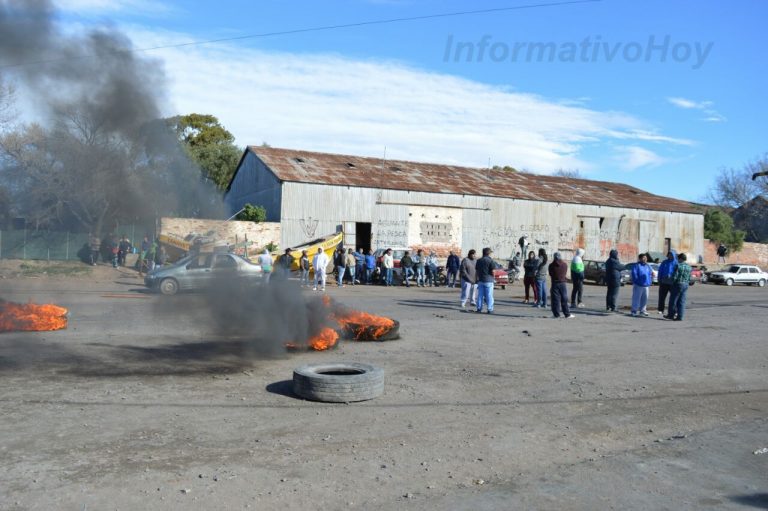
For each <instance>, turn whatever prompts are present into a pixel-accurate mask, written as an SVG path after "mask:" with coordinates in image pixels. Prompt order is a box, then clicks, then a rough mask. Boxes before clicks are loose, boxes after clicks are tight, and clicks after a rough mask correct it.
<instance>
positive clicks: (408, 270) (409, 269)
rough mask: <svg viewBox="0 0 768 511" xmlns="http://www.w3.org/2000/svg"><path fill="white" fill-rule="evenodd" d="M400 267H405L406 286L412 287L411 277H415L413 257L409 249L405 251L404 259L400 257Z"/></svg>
mask: <svg viewBox="0 0 768 511" xmlns="http://www.w3.org/2000/svg"><path fill="white" fill-rule="evenodd" d="M400 268H402V269H403V281H404V282H405V287H411V283H410V278H411V277H413V258H412V257H411V253H410V252H409V251H408V250H406V251H405V254H403V257H402V259H400Z"/></svg>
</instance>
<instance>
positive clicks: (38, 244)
mask: <svg viewBox="0 0 768 511" xmlns="http://www.w3.org/2000/svg"><path fill="white" fill-rule="evenodd" d="M153 232H154V227H153V228H150V229H147V228H146V227H144V226H141V225H125V226H123V227H121V229H120V230H119V231H118V232H116V233H115V234H116V235H117V236H118V237H120V236H122V235H123V234H125V235H126V236H127V237H128V238H129V239H130V240H131V242H132V243H134V244H138V243H140V242H141V239H142V238H143V237H144V235H145V234H147V233H149V234H152V233H153ZM102 238H103V236H102ZM89 254H90V247H89V237H88V233H87V232H70V231H42V230H32V229H20V230H0V259H32V260H43V261H74V260H87V259H88V256H89Z"/></svg>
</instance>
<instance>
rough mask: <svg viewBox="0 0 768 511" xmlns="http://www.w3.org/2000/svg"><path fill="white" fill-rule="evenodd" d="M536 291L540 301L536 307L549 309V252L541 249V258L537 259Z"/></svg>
mask: <svg viewBox="0 0 768 511" xmlns="http://www.w3.org/2000/svg"><path fill="white" fill-rule="evenodd" d="M536 261H537V265H536V291H537V292H538V300H537V301H536V307H538V308H540V309H546V308H547V261H549V258H548V257H547V251H546V250H544V249H543V248H540V249H539V257H538V259H536Z"/></svg>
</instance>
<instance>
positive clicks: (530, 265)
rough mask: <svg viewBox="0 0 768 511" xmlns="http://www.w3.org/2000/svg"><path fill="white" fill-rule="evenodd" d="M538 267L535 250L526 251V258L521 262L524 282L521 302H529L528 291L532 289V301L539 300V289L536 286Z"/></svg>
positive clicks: (536, 301)
mask: <svg viewBox="0 0 768 511" xmlns="http://www.w3.org/2000/svg"><path fill="white" fill-rule="evenodd" d="M538 268H539V260H538V259H536V252H534V251H533V250H531V251H530V252H528V259H526V260H525V262H524V263H523V270H524V273H523V284H525V300H523V303H531V294H530V291H531V290H533V303H534V304H536V303H538V302H539V290H538V289H537V288H536V270H537V269H538Z"/></svg>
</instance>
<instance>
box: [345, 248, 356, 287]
mask: <svg viewBox="0 0 768 511" xmlns="http://www.w3.org/2000/svg"><path fill="white" fill-rule="evenodd" d="M355 269H357V259H355V251H354V250H352V249H351V248H350V249H347V273H349V280H351V281H352V285H353V286H354V285H355Z"/></svg>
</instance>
